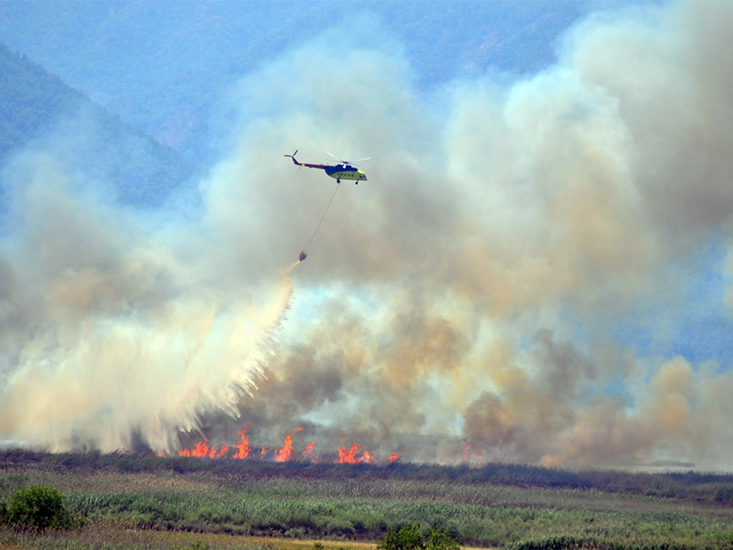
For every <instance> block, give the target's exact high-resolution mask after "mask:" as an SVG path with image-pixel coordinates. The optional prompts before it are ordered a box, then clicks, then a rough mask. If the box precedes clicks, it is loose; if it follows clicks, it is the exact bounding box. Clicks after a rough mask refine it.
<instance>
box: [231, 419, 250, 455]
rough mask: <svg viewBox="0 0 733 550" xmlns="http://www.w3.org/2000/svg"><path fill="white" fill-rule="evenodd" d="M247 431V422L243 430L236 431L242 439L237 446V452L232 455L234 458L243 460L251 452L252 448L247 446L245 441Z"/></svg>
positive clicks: (247, 443) (247, 442)
mask: <svg viewBox="0 0 733 550" xmlns="http://www.w3.org/2000/svg"><path fill="white" fill-rule="evenodd" d="M247 430H249V422H247V424H246V425H245V426H244V428H243V429H241V430H237V433H238V434H239V437H241V438H242V442H241V443H240V444H239V445H237V447H236V448H237V452H236V453H235V454H234V458H241V459H245V458H247V457H248V456H249V452H250V451H251V450H252V447H250V446H249V441H247Z"/></svg>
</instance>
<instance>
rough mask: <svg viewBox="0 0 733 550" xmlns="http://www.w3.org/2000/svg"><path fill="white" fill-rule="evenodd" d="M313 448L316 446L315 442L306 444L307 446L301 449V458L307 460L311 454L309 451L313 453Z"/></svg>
mask: <svg viewBox="0 0 733 550" xmlns="http://www.w3.org/2000/svg"><path fill="white" fill-rule="evenodd" d="M315 446H316V442H315V441H311V442H310V443H308V445H306V446H305V447H304V448H303V456H304V457H305V458H308V457H309V456H310V454H311V451H313V447H315Z"/></svg>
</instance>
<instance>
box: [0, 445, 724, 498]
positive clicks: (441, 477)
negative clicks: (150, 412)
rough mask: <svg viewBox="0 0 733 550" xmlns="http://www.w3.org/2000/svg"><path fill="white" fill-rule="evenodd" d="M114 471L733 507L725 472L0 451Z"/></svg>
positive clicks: (49, 464) (47, 465)
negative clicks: (450, 486) (433, 485)
mask: <svg viewBox="0 0 733 550" xmlns="http://www.w3.org/2000/svg"><path fill="white" fill-rule="evenodd" d="M24 466H27V467H31V468H33V469H49V470H53V471H58V469H59V468H63V469H65V470H70V471H74V470H82V471H84V470H88V471H115V472H121V473H143V472H147V473H161V472H166V471H170V472H175V473H178V474H195V473H200V474H210V475H213V476H222V477H226V478H236V477H237V476H243V477H247V476H256V477H258V478H273V477H276V478H279V477H282V478H290V479H293V478H301V479H324V480H329V481H339V480H347V479H348V480H359V479H363V480H369V479H380V480H407V481H430V482H441V481H442V482H450V483H456V484H466V485H475V484H490V485H505V486H510V487H524V488H531V487H537V488H547V489H579V490H596V491H603V492H608V493H625V494H632V495H642V496H651V497H661V498H674V499H682V500H693V501H698V502H715V503H719V504H732V505H733V475H731V474H725V473H702V472H694V471H687V472H667V473H634V472H624V471H614V470H582V471H580V470H578V471H576V470H561V469H555V468H543V467H540V466H533V465H528V464H506V463H491V464H486V465H482V466H473V465H468V464H463V465H455V466H448V465H437V464H417V463H406V462H400V461H397V462H394V463H392V464H382V465H374V464H334V463H332V462H328V463H326V462H323V463H314V462H306V461H297V460H293V461H291V462H286V463H275V462H267V461H256V460H255V461H242V460H236V459H216V460H213V459H207V458H190V457H159V456H155V455H149V454H148V455H144V454H143V455H132V454H126V453H112V454H102V453H98V452H88V453H59V454H51V453H43V452H37V451H30V450H23V449H13V450H6V451H2V452H0V469H2V468H7V467H13V468H16V469H17V468H21V469H22V468H23V467H24Z"/></svg>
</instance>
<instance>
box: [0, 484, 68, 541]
mask: <svg viewBox="0 0 733 550" xmlns="http://www.w3.org/2000/svg"><path fill="white" fill-rule="evenodd" d="M0 523H2V524H5V525H8V526H10V527H12V528H14V529H37V530H39V531H42V530H44V529H69V528H71V527H73V526H75V525H77V524H78V522H76V521H74V518H73V517H72V516H71V514H69V513H68V512H67V511H66V509H65V507H64V497H63V495H62V494H61V493H60V492H59V491H58V490H56V489H53V488H51V487H38V486H36V487H28V488H25V489H19V490H18V491H16V492H15V493H14V494H13V496H12V497H11V498H10V502H9V503H8V504H5V503H4V502H3V503H2V505H0Z"/></svg>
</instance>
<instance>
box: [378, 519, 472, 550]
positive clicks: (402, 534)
mask: <svg viewBox="0 0 733 550" xmlns="http://www.w3.org/2000/svg"><path fill="white" fill-rule="evenodd" d="M377 548H379V549H382V550H459V548H460V546H459V545H458V541H457V540H456V537H455V536H454V535H452V534H450V533H448V531H446V530H445V529H437V528H435V527H429V528H428V534H427V541H425V535H423V533H422V532H421V531H420V524H419V523H413V524H411V525H405V526H404V527H402V528H401V529H390V530H388V531H387V536H385V537H384V538H383V539H382V540H380V541H379V542H378V543H377Z"/></svg>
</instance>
